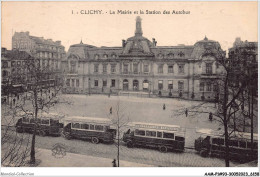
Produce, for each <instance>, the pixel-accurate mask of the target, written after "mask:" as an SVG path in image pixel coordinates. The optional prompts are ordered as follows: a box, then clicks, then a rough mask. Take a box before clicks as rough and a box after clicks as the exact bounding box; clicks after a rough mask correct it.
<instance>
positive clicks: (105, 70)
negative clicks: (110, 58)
mask: <svg viewBox="0 0 260 177" xmlns="http://www.w3.org/2000/svg"><path fill="white" fill-rule="evenodd" d="M103 73H107V65H106V64H104V65H103Z"/></svg>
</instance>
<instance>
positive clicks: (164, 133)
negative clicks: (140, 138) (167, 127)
mask: <svg viewBox="0 0 260 177" xmlns="http://www.w3.org/2000/svg"><path fill="white" fill-rule="evenodd" d="M163 138H169V139H174V133H166V132H163Z"/></svg>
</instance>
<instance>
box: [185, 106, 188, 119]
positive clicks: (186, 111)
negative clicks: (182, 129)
mask: <svg viewBox="0 0 260 177" xmlns="http://www.w3.org/2000/svg"><path fill="white" fill-rule="evenodd" d="M185 115H186V117H188V109H187V108H186V110H185Z"/></svg>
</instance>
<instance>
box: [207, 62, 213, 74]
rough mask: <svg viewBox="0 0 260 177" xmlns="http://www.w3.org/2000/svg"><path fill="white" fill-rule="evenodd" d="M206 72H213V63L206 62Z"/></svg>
mask: <svg viewBox="0 0 260 177" xmlns="http://www.w3.org/2000/svg"><path fill="white" fill-rule="evenodd" d="M206 74H212V64H211V63H206Z"/></svg>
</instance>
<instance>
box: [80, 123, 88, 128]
mask: <svg viewBox="0 0 260 177" xmlns="http://www.w3.org/2000/svg"><path fill="white" fill-rule="evenodd" d="M81 129H89V125H88V124H81Z"/></svg>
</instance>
